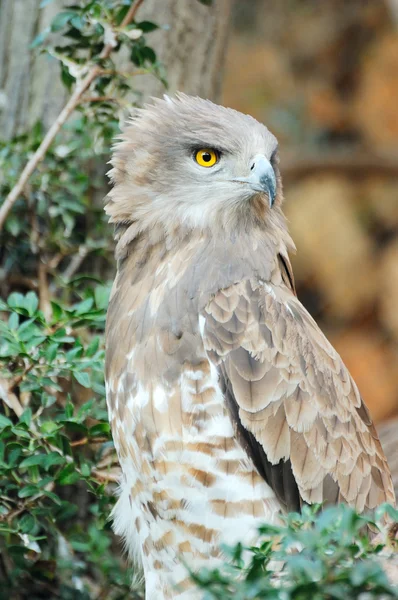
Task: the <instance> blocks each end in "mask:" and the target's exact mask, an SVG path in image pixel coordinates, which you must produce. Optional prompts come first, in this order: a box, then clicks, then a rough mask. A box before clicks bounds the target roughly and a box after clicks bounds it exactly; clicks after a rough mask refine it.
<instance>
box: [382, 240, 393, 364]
mask: <svg viewBox="0 0 398 600" xmlns="http://www.w3.org/2000/svg"><path fill="white" fill-rule="evenodd" d="M378 273H379V282H378V285H379V289H380V295H379V318H380V320H381V322H382V323H383V325H384V327H385V328H386V329H387V330H388V331H389V332H390V333H391V334H392V335H393V336H394V338H395V339H396V340H397V341H398V240H396V241H395V242H393V243H392V244H390V245H389V246H388V247H387V248H386V249H385V251H384V252H383V254H382V255H381V257H380V269H379V271H378ZM397 362H398V352H397Z"/></svg>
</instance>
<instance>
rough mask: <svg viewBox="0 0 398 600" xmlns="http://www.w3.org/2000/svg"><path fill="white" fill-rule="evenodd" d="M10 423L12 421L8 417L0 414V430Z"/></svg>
mask: <svg viewBox="0 0 398 600" xmlns="http://www.w3.org/2000/svg"><path fill="white" fill-rule="evenodd" d="M10 425H12V421H10V419H9V418H8V417H6V416H5V415H2V414H0V431H1V430H2V429H4V428H5V427H9V426H10Z"/></svg>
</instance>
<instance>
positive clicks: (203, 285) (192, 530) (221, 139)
mask: <svg viewBox="0 0 398 600" xmlns="http://www.w3.org/2000/svg"><path fill="white" fill-rule="evenodd" d="M111 162H112V169H111V171H110V178H111V181H112V184H113V185H112V189H111V192H110V193H109V196H108V201H107V205H106V212H107V214H108V215H109V218H110V222H111V223H113V224H114V226H115V239H116V261H117V273H116V277H115V281H114V284H113V289H112V292H111V298H110V304H109V310H108V315H107V325H106V368H105V379H106V393H107V403H108V410H109V419H110V424H111V428H112V433H113V438H114V442H115V446H116V449H117V453H118V458H119V461H120V465H121V468H122V480H121V485H120V497H119V500H118V502H117V504H116V507H115V509H114V515H113V516H114V527H115V531H116V533H118V534H120V535H121V536H123V538H124V540H125V544H126V546H127V549H128V551H129V553H130V555H131V556H132V557H133V558H135V559H136V560H137V561H138V562H139V564H140V565H141V566H142V569H143V573H144V578H145V587H146V599H147V600H165V599H169V598H178V599H179V600H183V599H189V600H193V599H195V598H198V597H199V596H198V595H197V594H198V592H196V591H195V587H194V584H193V582H192V580H191V578H190V576H189V573H188V570H187V567H186V565H188V566H189V567H190V568H192V569H200V568H201V567H210V568H216V567H217V566H218V565H219V564H220V563H222V562H223V554H222V550H221V549H220V544H221V543H227V544H233V543H235V542H237V541H240V542H242V543H243V544H248V545H250V544H253V543H255V540H256V536H257V531H258V526H259V524H261V523H264V522H267V523H270V524H272V523H278V522H279V520H280V516H281V514H282V513H283V512H287V511H300V509H301V507H302V506H303V505H304V504H313V503H325V504H334V503H339V502H344V503H347V504H349V505H351V506H353V507H355V508H356V509H357V511H359V512H360V513H361V512H364V511H371V510H372V509H374V508H375V507H377V506H378V505H379V504H381V503H382V502H385V501H387V502H390V503H394V501H395V498H394V491H393V485H392V481H391V476H390V471H389V468H388V465H387V462H386V458H385V455H384V453H383V450H382V447H381V444H380V442H379V439H378V436H377V433H376V430H375V427H374V425H373V423H372V419H371V417H370V415H369V411H368V409H367V407H366V406H365V404H364V402H363V400H362V398H361V396H360V393H359V391H358V388H357V386H356V384H355V382H354V381H353V379H352V378H351V376H350V374H349V372H348V370H347V368H346V367H345V365H344V364H343V362H342V360H341V358H340V356H339V354H338V353H337V352H336V350H335V349H334V348H333V347H332V346H331V344H330V343H329V342H328V340H327V339H326V338H325V336H324V335H323V333H322V332H321V331H320V329H319V328H318V326H317V324H316V323H315V321H314V320H313V319H312V317H311V316H310V315H309V313H308V312H307V310H306V309H305V308H304V306H303V305H302V304H301V303H300V301H299V300H298V298H297V296H296V292H295V286H294V278H293V273H292V268H291V264H290V261H289V254H288V253H289V251H290V252H291V251H293V250H294V249H295V248H294V244H293V241H292V239H291V238H290V236H289V233H288V230H287V225H286V219H285V217H284V214H283V212H282V200H283V193H282V183H281V176H280V173H279V166H278V143H277V140H276V138H275V137H274V135H273V134H272V133H271V132H270V131H269V130H268V129H267V128H266V127H265V126H264V125H262V124H261V123H259V122H258V121H257V120H255V119H254V118H253V117H251V116H249V115H246V114H242V113H240V112H237V111H235V110H233V109H231V108H225V107H223V106H219V105H216V104H214V103H212V102H210V101H209V100H204V99H201V98H198V97H191V96H187V95H184V94H177V95H176V96H174V97H172V98H169V97H165V98H163V99H154V100H153V101H151V103H150V104H149V105H146V106H145V107H144V108H142V109H137V110H136V111H135V112H134V113H133V115H132V117H131V120H130V121H129V122H128V124H127V126H126V127H125V130H124V132H123V134H122V136H121V138H120V140H119V143H117V145H116V146H115V149H114V153H113V158H112V161H111Z"/></svg>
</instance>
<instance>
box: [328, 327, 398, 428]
mask: <svg viewBox="0 0 398 600" xmlns="http://www.w3.org/2000/svg"><path fill="white" fill-rule="evenodd" d="M328 338H329V339H330V341H331V342H332V343H333V345H334V347H335V348H336V350H337V351H338V352H339V353H340V355H341V357H342V359H343V361H344V363H345V364H346V365H347V367H348V369H349V371H350V373H351V375H352V376H353V378H354V380H355V381H356V383H357V385H358V387H359V390H360V392H361V394H362V397H363V399H364V401H365V402H366V404H367V406H368V408H369V410H370V412H371V415H372V418H373V419H374V421H375V422H376V423H378V422H380V421H382V420H383V419H386V418H387V417H389V416H390V415H392V414H395V413H396V412H397V411H398V356H397V355H396V353H395V352H394V351H393V350H392V349H391V348H390V346H389V345H388V344H387V342H386V340H384V339H383V337H382V336H381V335H380V333H379V332H378V331H377V330H376V329H359V328H353V329H351V330H348V331H346V332H343V333H342V332H340V333H337V332H331V333H330V332H329V333H328Z"/></svg>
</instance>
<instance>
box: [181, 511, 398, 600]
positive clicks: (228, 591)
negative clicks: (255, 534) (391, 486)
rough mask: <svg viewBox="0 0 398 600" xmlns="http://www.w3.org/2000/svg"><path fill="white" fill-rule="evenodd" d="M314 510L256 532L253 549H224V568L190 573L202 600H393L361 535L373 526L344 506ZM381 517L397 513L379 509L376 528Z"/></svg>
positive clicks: (376, 549)
mask: <svg viewBox="0 0 398 600" xmlns="http://www.w3.org/2000/svg"><path fill="white" fill-rule="evenodd" d="M319 509H320V507H319V506H318V507H316V506H312V507H304V509H303V513H302V514H301V515H300V514H297V513H291V514H289V515H287V516H286V517H284V519H283V520H284V523H283V524H282V525H280V526H270V525H264V526H262V527H261V528H260V540H259V542H260V543H259V545H258V546H257V547H252V548H244V547H243V546H242V545H241V544H237V545H236V546H233V547H225V553H226V555H227V557H228V561H227V562H226V563H225V565H224V568H222V569H216V570H212V571H211V570H203V571H201V572H200V573H196V574H195V573H192V576H193V578H194V580H195V581H196V582H197V584H198V585H199V587H200V588H201V589H202V590H203V592H204V593H203V600H226V599H227V598H234V599H235V600H249V599H250V598H253V599H254V598H255V599H260V598H267V600H268V599H269V600H271V599H274V600H293V599H294V600H308V599H309V598H311V600H348V599H351V598H352V599H354V598H361V599H362V600H375V599H381V598H383V599H385V600H387V599H392V598H398V589H397V588H396V587H395V588H393V587H392V586H391V585H390V583H389V582H388V580H387V577H386V575H385V573H384V570H383V568H382V565H381V562H380V558H381V556H382V554H381V553H382V551H383V545H382V544H376V543H372V542H371V541H370V539H369V536H368V533H367V526H368V525H369V524H370V525H371V526H373V527H375V528H377V524H376V522H374V521H372V520H371V519H370V518H369V517H366V516H359V515H358V514H357V513H356V512H355V510H353V509H352V508H349V507H347V506H345V505H340V506H334V507H330V508H326V509H325V510H324V511H323V512H319ZM386 513H388V514H389V515H390V516H391V517H392V518H393V519H395V520H397V519H398V511H397V510H395V509H394V508H393V507H392V506H389V505H383V506H382V507H380V509H379V511H378V514H377V521H378V523H379V524H380V520H381V518H382V517H383V515H385V514H386ZM278 565H279V573H278V571H277V572H276V573H274V572H273V571H274V570H275V567H277V568H278Z"/></svg>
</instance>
